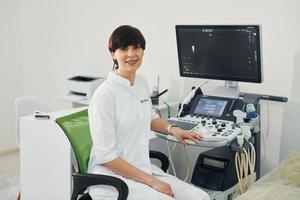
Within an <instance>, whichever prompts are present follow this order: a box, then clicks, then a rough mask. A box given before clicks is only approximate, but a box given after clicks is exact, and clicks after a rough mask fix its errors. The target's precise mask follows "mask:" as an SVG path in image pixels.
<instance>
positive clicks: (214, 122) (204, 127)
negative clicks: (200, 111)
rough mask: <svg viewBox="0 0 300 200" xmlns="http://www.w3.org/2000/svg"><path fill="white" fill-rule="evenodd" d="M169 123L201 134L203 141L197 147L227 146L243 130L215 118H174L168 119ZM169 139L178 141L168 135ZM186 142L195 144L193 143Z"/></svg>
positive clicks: (231, 123)
mask: <svg viewBox="0 0 300 200" xmlns="http://www.w3.org/2000/svg"><path fill="white" fill-rule="evenodd" d="M168 123H169V124H175V125H177V126H178V127H180V128H182V129H184V130H187V131H193V132H195V133H198V134H200V135H201V136H202V137H203V141H200V142H199V144H197V145H201V146H222V145H226V144H228V143H229V142H230V141H232V140H233V139H234V138H235V137H236V136H237V135H238V134H240V133H241V129H240V128H239V127H237V126H236V125H235V123H234V122H232V121H227V120H222V119H216V118H213V117H205V116H191V115H187V116H185V117H181V118H176V117H172V118H170V119H168ZM167 138H168V139H169V140H173V141H176V138H175V137H173V136H171V135H168V136H167ZM186 142H187V143H189V144H195V143H194V142H193V141H186Z"/></svg>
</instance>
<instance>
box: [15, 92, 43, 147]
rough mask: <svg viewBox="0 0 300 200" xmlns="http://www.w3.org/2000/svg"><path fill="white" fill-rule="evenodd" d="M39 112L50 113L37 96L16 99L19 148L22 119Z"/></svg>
mask: <svg viewBox="0 0 300 200" xmlns="http://www.w3.org/2000/svg"><path fill="white" fill-rule="evenodd" d="M37 110H39V111H43V112H49V108H48V107H47V106H46V105H44V104H42V103H41V101H40V99H39V98H38V97H36V96H23V97H18V98H16V99H15V112H16V141H17V146H19V145H20V134H19V133H20V130H19V119H20V117H23V116H26V115H30V114H33V113H34V112H35V111H37Z"/></svg>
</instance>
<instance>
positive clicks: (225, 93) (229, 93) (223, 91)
mask: <svg viewBox="0 0 300 200" xmlns="http://www.w3.org/2000/svg"><path fill="white" fill-rule="evenodd" d="M239 93H240V90H239V86H238V82H236V81H225V85H224V86H219V87H217V88H216V89H214V91H213V92H212V93H211V95H212V96H220V97H228V98H238V97H239Z"/></svg>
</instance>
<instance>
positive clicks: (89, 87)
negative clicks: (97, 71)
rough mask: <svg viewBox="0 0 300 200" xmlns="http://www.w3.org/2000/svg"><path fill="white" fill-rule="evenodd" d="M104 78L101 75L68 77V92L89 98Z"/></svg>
mask: <svg viewBox="0 0 300 200" xmlns="http://www.w3.org/2000/svg"><path fill="white" fill-rule="evenodd" d="M104 80H105V78H103V77H95V76H74V77H71V78H69V79H68V84H69V93H70V94H71V95H78V96H82V97H85V98H86V99H88V100H90V98H91V97H92V95H93V93H94V92H95V90H96V89H97V87H98V86H99V85H100V84H101V83H102V82H103V81H104Z"/></svg>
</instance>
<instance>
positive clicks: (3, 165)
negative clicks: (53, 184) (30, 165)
mask: <svg viewBox="0 0 300 200" xmlns="http://www.w3.org/2000/svg"><path fill="white" fill-rule="evenodd" d="M19 166H20V162H19V150H12V151H8V152H3V153H0V200H16V199H17V196H18V193H19V188H20V183H19V180H20V179H19V177H20V176H19V173H20V169H19V168H20V167H19Z"/></svg>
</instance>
